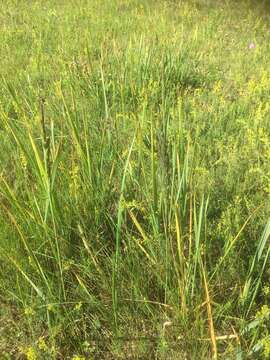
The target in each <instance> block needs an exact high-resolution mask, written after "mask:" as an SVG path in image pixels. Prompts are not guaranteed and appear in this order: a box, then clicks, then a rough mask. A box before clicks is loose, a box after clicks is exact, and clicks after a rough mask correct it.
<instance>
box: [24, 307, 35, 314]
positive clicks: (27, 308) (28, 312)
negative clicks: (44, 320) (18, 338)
mask: <svg viewBox="0 0 270 360" xmlns="http://www.w3.org/2000/svg"><path fill="white" fill-rule="evenodd" d="M24 314H25V315H26V316H32V315H34V314H35V311H34V309H33V308H31V307H30V306H28V307H26V308H25V309H24Z"/></svg>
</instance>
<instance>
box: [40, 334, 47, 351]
mask: <svg viewBox="0 0 270 360" xmlns="http://www.w3.org/2000/svg"><path fill="white" fill-rule="evenodd" d="M38 348H39V350H43V351H47V350H48V346H47V344H46V343H45V340H44V338H43V337H40V338H39V339H38Z"/></svg>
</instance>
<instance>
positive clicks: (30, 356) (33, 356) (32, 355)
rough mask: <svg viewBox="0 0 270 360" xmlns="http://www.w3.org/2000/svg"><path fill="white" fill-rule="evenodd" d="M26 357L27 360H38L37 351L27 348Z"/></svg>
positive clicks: (30, 347)
mask: <svg viewBox="0 0 270 360" xmlns="http://www.w3.org/2000/svg"><path fill="white" fill-rule="evenodd" d="M25 355H26V359H27V360H37V353H36V350H35V349H34V348H33V347H32V346H29V347H28V348H27V350H26V353H25Z"/></svg>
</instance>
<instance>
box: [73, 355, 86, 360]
mask: <svg viewBox="0 0 270 360" xmlns="http://www.w3.org/2000/svg"><path fill="white" fill-rule="evenodd" d="M72 360H86V359H85V357H84V356H81V355H74V356H73V358H72Z"/></svg>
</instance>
